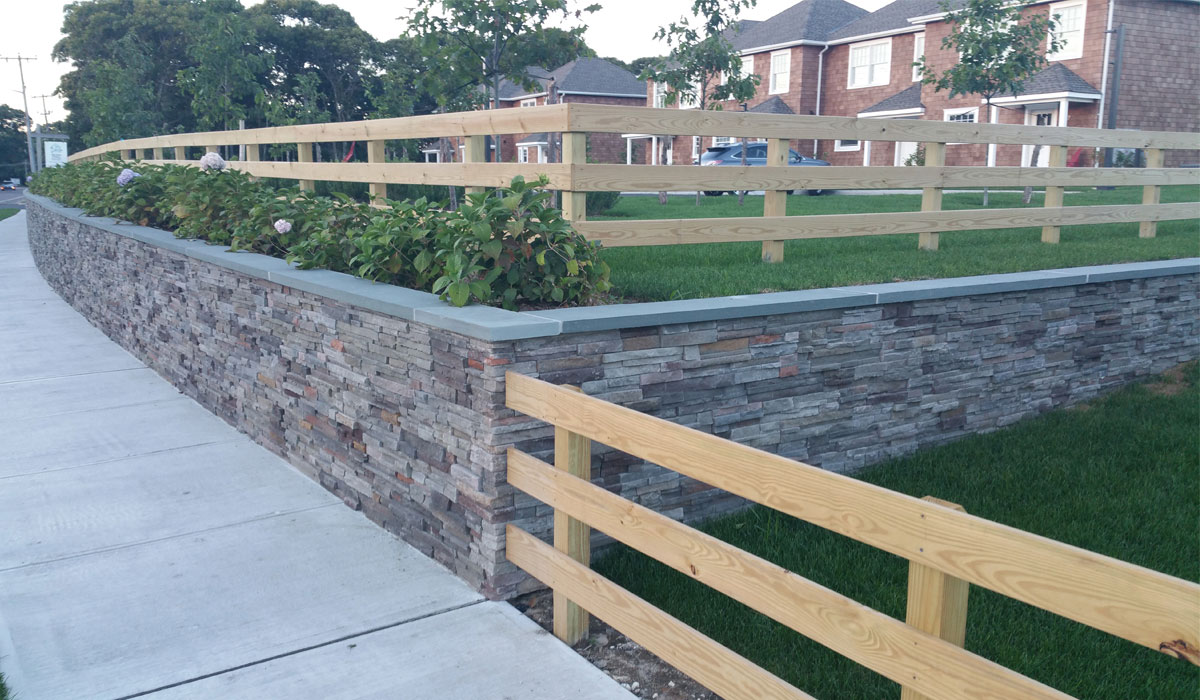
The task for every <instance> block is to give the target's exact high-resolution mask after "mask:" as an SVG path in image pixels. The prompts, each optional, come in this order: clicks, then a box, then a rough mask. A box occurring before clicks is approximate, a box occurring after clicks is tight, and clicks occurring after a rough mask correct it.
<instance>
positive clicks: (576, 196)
mask: <svg viewBox="0 0 1200 700" xmlns="http://www.w3.org/2000/svg"><path fill="white" fill-rule="evenodd" d="M562 162H563V164H565V165H585V164H586V163H587V133H586V132H582V131H567V132H564V133H563V135H562ZM571 180H572V182H573V181H574V176H572V178H571ZM562 212H563V218H564V219H566V220H567V221H570V222H571V223H575V222H576V221H585V220H586V219H587V193H586V192H573V191H571V190H563V191H562Z"/></svg>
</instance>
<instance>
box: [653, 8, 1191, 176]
mask: <svg viewBox="0 0 1200 700" xmlns="http://www.w3.org/2000/svg"><path fill="white" fill-rule="evenodd" d="M1023 11H1024V12H1025V13H1027V14H1034V13H1041V14H1053V15H1056V16H1057V18H1058V23H1059V26H1058V28H1057V29H1056V33H1057V35H1058V37H1059V39H1060V41H1061V42H1062V44H1063V47H1062V48H1061V49H1060V50H1059V51H1058V52H1057V53H1056V54H1053V55H1048V56H1047V58H1048V59H1050V61H1051V63H1050V65H1049V66H1048V67H1047V68H1046V69H1045V70H1043V71H1041V72H1040V73H1039V74H1038V75H1036V76H1034V77H1033V78H1031V79H1030V80H1028V81H1027V82H1026V83H1025V85H1024V87H1023V89H1022V90H1021V91H1020V92H1019V94H1017V95H1005V96H1002V97H999V98H997V99H996V100H994V102H993V104H992V105H990V106H989V105H986V104H983V101H982V100H981V98H980V97H978V96H960V97H957V98H954V99H951V98H950V97H949V96H948V95H947V94H946V93H944V92H937V91H935V90H934V89H933V87H932V86H929V85H922V84H921V83H920V82H919V80H918V76H917V73H916V70H915V68H914V67H913V63H914V61H916V60H917V59H919V58H920V57H922V56H924V57H925V58H926V60H927V61H928V63H929V64H930V66H931V67H932V68H933V69H934V70H936V71H938V72H941V71H942V70H945V69H946V68H948V67H949V66H951V65H952V64H953V62H954V61H956V60H957V54H956V53H955V52H954V51H952V50H949V49H944V48H942V41H943V39H944V38H945V37H946V36H948V34H949V33H950V29H951V26H950V24H949V23H948V22H947V21H946V20H945V14H944V12H943V11H942V9H941V7H940V0H895V2H892V3H890V4H888V5H885V6H884V7H882V8H880V9H879V10H877V11H875V12H871V13H868V12H865V11H863V10H861V9H860V8H858V7H855V6H853V5H850V4H848V3H846V2H843V0H803V2H800V3H797V4H796V5H793V6H792V7H790V8H788V9H787V10H784V11H783V12H781V13H779V14H778V15H776V16H774V17H771V18H770V19H768V20H766V21H763V22H756V23H747V24H746V25H745V26H743V28H742V30H741V31H740V32H738V33H737V34H736V35H735V36H734V37H732V41H733V43H734V45H735V47H736V48H738V49H739V51H740V52H741V54H742V56H743V62H744V63H745V64H746V65H745V66H744V68H745V70H747V71H753V72H754V73H755V74H757V75H759V76H760V77H761V80H762V83H761V84H760V86H759V89H758V94H756V95H755V97H754V98H753V99H752V100H750V101H749V103H748V106H749V108H750V109H751V110H754V109H756V108H757V107H759V106H760V105H764V104H765V103H766V102H767V101H768V100H774V101H775V103H774V106H773V107H772V108H771V109H772V110H773V111H775V110H778V109H779V103H782V104H783V105H786V107H787V108H788V109H790V110H791V111H792V112H794V113H796V114H820V115H833V116H858V117H865V118H874V119H927V120H938V121H950V122H966V123H973V122H995V123H1002V124H1026V125H1031V126H1079V127H1093V128H1096V127H1100V128H1108V127H1110V126H1112V127H1114V128H1118V129H1129V128H1135V129H1149V130H1166V131H1197V130H1200V90H1198V86H1200V39H1198V38H1197V37H1200V2H1196V1H1195V0H1058V1H1056V2H1033V3H1029V4H1028V5H1027V6H1026V7H1025V8H1024V10H1023ZM1122 25H1123V26H1124V33H1125V38H1124V50H1123V54H1122V56H1121V57H1120V58H1121V63H1122V70H1121V78H1120V82H1119V97H1118V100H1117V102H1118V104H1117V105H1116V106H1117V110H1116V113H1115V117H1116V120H1115V124H1111V125H1110V123H1109V110H1110V108H1111V106H1112V104H1111V100H1112V98H1113V94H1114V92H1115V90H1116V89H1117V87H1118V86H1117V81H1116V80H1114V77H1115V76H1114V75H1113V70H1112V66H1113V64H1114V63H1115V62H1116V60H1117V58H1118V57H1117V55H1116V53H1115V52H1116V42H1115V40H1114V38H1113V37H1114V35H1115V32H1116V29H1117V28H1118V27H1121V26H1122ZM648 90H649V92H650V94H651V95H654V94H655V92H656V89H655V86H654V85H653V84H651V85H650V86H649V88H648ZM657 92H659V93H661V92H662V90H661V89H659V90H658V91H657ZM724 108H725V109H737V108H739V106H738V105H733V104H726V105H724ZM716 140H717V141H721V139H716ZM708 145H710V141H709V140H708V139H705V140H704V141H703V143H701V142H700V141H699V140H695V139H693V140H690V141H689V140H688V139H682V140H681V139H675V142H674V143H673V146H674V152H673V153H672V156H673V160H674V162H691V161H692V155H693V153H696V152H698V151H699V150H700V148H701V147H702V146H704V147H707V146H708ZM793 147H794V148H797V149H798V150H800V151H802V152H805V153H814V154H816V155H817V156H818V157H821V158H825V159H827V160H829V161H830V162H832V163H833V164H835V165H900V164H903V163H905V162H906V161H908V160H909V158H910V156H911V155H912V154H913V153H914V151H915V150H916V149H917V144H915V143H899V144H893V143H891V142H878V143H866V142H859V141H851V140H843V141H836V142H835V141H828V140H824V141H816V142H814V141H807V142H805V141H797V142H794V143H793ZM1033 157H1034V149H1032V148H1031V147H1021V146H999V147H988V146H984V145H970V144H958V145H951V146H949V147H948V151H947V163H948V164H951V165H954V164H963V165H984V164H993V165H1018V164H1024V165H1030V164H1036V165H1045V164H1046V159H1047V158H1048V152H1047V149H1040V150H1039V151H1038V154H1037V162H1036V163H1033V162H1032V159H1033ZM1092 157H1093V152H1092V149H1090V148H1086V149H1085V148H1078V149H1069V151H1068V163H1069V164H1073V165H1088V164H1090V163H1091V161H1092ZM1197 160H1200V154H1196V153H1185V152H1180V151H1174V152H1169V153H1168V161H1167V165H1168V166H1171V165H1178V164H1179V163H1181V162H1196V161H1197Z"/></svg>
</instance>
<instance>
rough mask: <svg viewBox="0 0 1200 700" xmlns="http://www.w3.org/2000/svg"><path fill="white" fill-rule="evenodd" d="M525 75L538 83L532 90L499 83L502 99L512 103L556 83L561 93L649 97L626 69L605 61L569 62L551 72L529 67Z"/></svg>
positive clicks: (537, 93) (507, 83)
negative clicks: (552, 82)
mask: <svg viewBox="0 0 1200 700" xmlns="http://www.w3.org/2000/svg"><path fill="white" fill-rule="evenodd" d="M526 74H527V75H529V77H531V78H533V79H534V81H535V82H536V83H537V84H538V87H537V89H535V90H529V89H528V88H525V87H523V86H521V85H517V84H516V83H513V82H511V81H509V80H504V81H501V83H500V99H502V100H513V99H516V98H518V97H523V96H526V95H540V94H542V93H544V92H546V91H547V90H548V89H549V86H550V80H554V82H555V85H556V86H557V87H558V91H559V92H560V93H587V94H591V95H614V96H633V97H645V96H646V83H645V82H644V81H642V80H639V79H638V77H637V76H636V75H634V74H633V73H630V72H629V71H627V70H625V69H624V68H622V67H620V66H617V65H613V64H612V63H609V62H608V61H605V60H604V59H602V58H577V59H575V60H574V61H571V62H570V63H567V64H564V65H562V66H559V67H558V68H556V69H554V70H552V71H548V70H546V69H545V68H539V67H537V66H530V67H529V68H528V69H527V71H526Z"/></svg>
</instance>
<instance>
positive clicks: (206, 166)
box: [200, 151, 225, 170]
mask: <svg viewBox="0 0 1200 700" xmlns="http://www.w3.org/2000/svg"><path fill="white" fill-rule="evenodd" d="M200 169H201V170H224V169H225V159H224V158H222V157H221V154H219V153H214V152H213V151H209V152H208V153H205V154H204V155H203V156H201V157H200Z"/></svg>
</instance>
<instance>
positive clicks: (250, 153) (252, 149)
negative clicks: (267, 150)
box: [245, 143, 262, 181]
mask: <svg viewBox="0 0 1200 700" xmlns="http://www.w3.org/2000/svg"><path fill="white" fill-rule="evenodd" d="M245 147H246V162H247V163H249V162H251V161H259V160H262V151H261V150H260V149H261V146H260V145H259V144H257V143H247V144H245ZM250 180H251V181H256V180H258V178H257V177H254V176H253V175H251V176H250Z"/></svg>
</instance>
